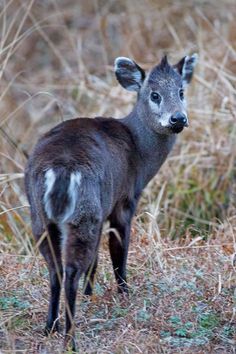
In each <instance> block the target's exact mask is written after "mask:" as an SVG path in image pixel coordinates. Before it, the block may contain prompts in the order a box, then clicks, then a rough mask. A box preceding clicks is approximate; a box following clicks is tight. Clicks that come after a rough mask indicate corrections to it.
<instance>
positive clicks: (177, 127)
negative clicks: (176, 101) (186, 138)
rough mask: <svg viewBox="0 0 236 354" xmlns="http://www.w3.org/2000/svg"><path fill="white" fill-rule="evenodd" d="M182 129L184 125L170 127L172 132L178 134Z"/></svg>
mask: <svg viewBox="0 0 236 354" xmlns="http://www.w3.org/2000/svg"><path fill="white" fill-rule="evenodd" d="M183 129H184V126H174V127H171V130H172V132H173V133H174V134H179V133H181V132H182V130H183Z"/></svg>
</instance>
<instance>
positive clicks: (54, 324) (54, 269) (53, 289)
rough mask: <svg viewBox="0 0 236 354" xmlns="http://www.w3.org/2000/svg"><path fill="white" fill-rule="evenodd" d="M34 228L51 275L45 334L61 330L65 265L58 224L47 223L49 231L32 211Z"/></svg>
mask: <svg viewBox="0 0 236 354" xmlns="http://www.w3.org/2000/svg"><path fill="white" fill-rule="evenodd" d="M32 230H33V234H34V237H35V239H36V242H38V243H39V250H40V252H41V254H42V255H43V257H44V259H45V260H46V263H47V268H48V271H49V277H50V300H49V308H48V315H47V321H46V327H45V334H49V333H50V332H53V331H57V330H59V321H58V311H59V301H60V291H61V282H62V277H63V266H62V258H61V247H60V237H61V233H60V230H59V229H58V227H57V225H56V224H53V223H49V224H48V225H47V233H46V234H44V233H45V231H46V229H45V227H44V223H43V222H42V221H41V220H40V218H39V216H38V215H33V213H32Z"/></svg>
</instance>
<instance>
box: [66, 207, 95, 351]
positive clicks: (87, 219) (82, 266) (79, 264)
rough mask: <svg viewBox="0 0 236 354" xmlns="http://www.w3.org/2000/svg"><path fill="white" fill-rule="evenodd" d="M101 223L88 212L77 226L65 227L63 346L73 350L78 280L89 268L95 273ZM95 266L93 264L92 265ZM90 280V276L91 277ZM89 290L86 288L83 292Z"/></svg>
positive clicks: (93, 214) (69, 225)
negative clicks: (64, 321) (64, 328)
mask: <svg viewBox="0 0 236 354" xmlns="http://www.w3.org/2000/svg"><path fill="white" fill-rule="evenodd" d="M101 226H102V221H101V218H100V217H98V213H96V212H94V213H91V212H90V213H89V212H88V213H87V214H86V215H85V216H84V217H81V218H80V220H79V221H78V222H77V223H76V224H68V236H67V242H66V245H65V301H66V338H65V345H66V346H67V347H68V346H69V345H71V347H72V349H75V341H74V324H73V321H74V315H75V305H76V294H77V287H78V282H79V279H80V277H81V276H82V275H84V274H86V273H87V274H88V272H89V267H90V266H92V271H93V272H94V273H93V275H92V277H93V276H94V274H95V270H96V269H95V268H96V263H94V262H96V260H97V251H98V249H97V248H98V244H99V239H100V233H101ZM93 263H94V264H93ZM90 277H91V275H90ZM89 290H90V288H89V287H87V288H86V291H89Z"/></svg>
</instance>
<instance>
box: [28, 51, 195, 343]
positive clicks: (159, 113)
mask: <svg viewBox="0 0 236 354" xmlns="http://www.w3.org/2000/svg"><path fill="white" fill-rule="evenodd" d="M196 59H197V55H196V54H194V55H192V56H186V57H184V58H183V59H182V60H180V62H179V63H178V64H176V65H174V66H171V65H170V64H169V63H168V61H167V58H166V57H164V58H163V59H162V61H161V63H160V64H159V65H157V66H155V67H154V68H153V69H152V70H151V71H150V73H149V74H147V75H146V74H145V72H144V70H143V69H141V68H140V67H139V66H138V65H137V64H136V63H135V62H134V61H133V60H131V59H128V58H124V57H119V58H117V59H116V61H115V74H116V77H117V80H118V81H119V83H120V84H121V85H122V86H123V87H124V88H126V89H127V90H129V91H136V92H137V93H138V95H137V102H136V104H135V106H134V108H133V110H132V112H131V113H130V114H129V115H128V116H127V117H125V118H123V119H113V118H103V117H97V118H94V119H89V118H82V119H81V118H78V119H73V120H69V121H65V122H63V123H61V124H59V125H57V126H56V127H55V128H53V129H52V130H51V131H49V132H48V133H47V134H45V135H44V136H43V137H42V138H41V139H40V140H39V142H38V143H37V145H36V147H35V149H34V151H33V153H32V154H31V156H30V158H29V161H28V165H27V167H26V173H25V187H26V193H27V196H28V199H29V203H30V209H31V219H32V229H33V234H34V237H35V239H36V241H39V240H40V238H41V237H42V235H43V234H44V232H45V231H47V233H48V236H47V237H44V238H41V242H39V248H40V251H41V253H42V255H43V256H44V258H45V260H46V262H47V266H48V269H49V274H50V289H51V297H50V305H49V310H48V317H47V323H46V332H50V331H52V330H57V329H58V321H57V319H58V309H59V297H60V290H61V280H62V277H63V263H62V250H63V254H64V269H65V301H66V338H68V337H69V336H72V337H73V318H74V313H75V301H76V292H77V286H78V281H79V279H80V277H81V275H83V274H84V275H85V291H84V293H85V294H87V295H91V293H92V284H93V280H94V275H95V272H96V267H97V259H98V247H99V242H100V237H101V230H102V225H103V222H104V221H105V220H109V221H110V226H111V228H113V229H116V230H117V231H118V233H119V237H118V236H117V234H115V233H113V232H110V235H109V248H110V254H111V260H112V264H113V268H114V273H115V277H116V281H117V284H118V291H119V292H128V288H127V283H126V262H127V255H128V246H129V236H130V225H131V220H132V217H133V215H134V212H135V209H136V206H137V202H138V200H139V197H140V194H141V192H142V190H143V188H144V187H145V186H146V184H147V183H148V182H149V181H150V179H151V178H152V177H153V176H155V174H156V173H157V171H158V170H159V168H160V167H161V165H162V164H163V162H164V161H165V159H166V157H167V155H168V153H169V152H170V151H171V149H172V147H173V144H174V142H175V140H176V134H178V133H180V132H181V131H182V130H183V129H184V127H186V126H188V118H187V114H186V102H185V98H184V88H185V86H186V84H188V83H189V82H190V80H191V78H192V75H193V70H194V66H195V64H196ZM71 343H72V346H73V347H74V340H73V339H72V342H71Z"/></svg>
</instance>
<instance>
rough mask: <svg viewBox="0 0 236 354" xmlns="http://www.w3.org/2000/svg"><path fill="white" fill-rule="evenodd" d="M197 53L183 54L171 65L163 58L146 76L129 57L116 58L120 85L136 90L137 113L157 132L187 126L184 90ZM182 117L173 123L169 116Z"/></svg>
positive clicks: (177, 130) (172, 130)
mask: <svg viewBox="0 0 236 354" xmlns="http://www.w3.org/2000/svg"><path fill="white" fill-rule="evenodd" d="M196 61H197V55H196V54H193V55H192V56H186V57H184V58H183V59H181V60H180V61H179V62H178V63H177V64H176V65H174V66H172V65H170V64H169V63H168V61H167V58H166V57H164V58H163V59H162V61H161V63H160V64H159V65H157V66H155V67H154V68H153V69H152V70H151V71H150V73H149V74H148V75H147V76H146V75H145V72H144V70H143V69H141V68H140V67H139V66H138V65H137V64H136V63H135V62H134V61H133V60H131V59H129V58H125V57H119V58H117V59H116V61H115V73H116V77H117V79H118V81H119V82H120V84H121V85H122V86H123V87H124V88H126V89H127V90H129V91H136V92H138V100H137V104H136V111H137V114H138V115H139V116H140V119H142V120H143V121H144V123H145V125H147V126H149V127H150V128H151V129H152V130H154V131H156V132H157V133H160V134H167V135H168V134H173V133H179V132H180V131H182V130H183V128H184V127H185V126H188V118H187V112H186V101H185V97H184V89H185V87H186V86H187V84H188V83H189V82H190V80H191V78H192V75H193V70H194V66H195V64H196ZM176 116H177V117H180V118H181V117H182V118H181V119H182V121H181V124H179V122H178V124H177V125H176V124H175V125H174V124H173V120H172V118H173V117H176Z"/></svg>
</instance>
